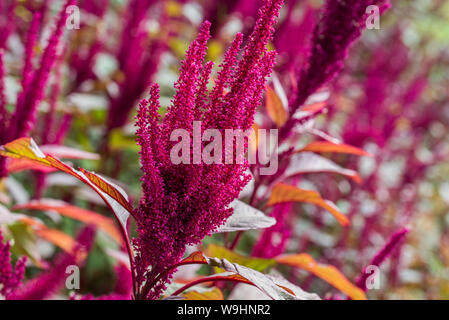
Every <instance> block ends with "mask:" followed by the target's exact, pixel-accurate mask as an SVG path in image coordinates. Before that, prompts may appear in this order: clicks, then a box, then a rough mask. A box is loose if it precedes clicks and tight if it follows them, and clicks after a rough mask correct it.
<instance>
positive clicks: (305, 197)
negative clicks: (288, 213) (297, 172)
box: [267, 183, 350, 226]
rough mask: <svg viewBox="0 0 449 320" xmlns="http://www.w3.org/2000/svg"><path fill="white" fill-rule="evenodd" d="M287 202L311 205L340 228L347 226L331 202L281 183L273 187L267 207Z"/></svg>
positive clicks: (316, 193) (344, 219) (343, 217)
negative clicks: (315, 206) (339, 225)
mask: <svg viewBox="0 0 449 320" xmlns="http://www.w3.org/2000/svg"><path fill="white" fill-rule="evenodd" d="M287 202H306V203H312V204H315V205H317V206H319V207H322V208H323V209H326V210H327V211H329V212H330V213H331V214H332V215H333V216H334V217H335V219H337V221H338V222H339V223H340V224H341V225H342V226H348V225H349V223H350V222H349V219H348V218H347V217H346V216H345V215H344V214H342V213H341V212H340V211H339V210H338V208H337V207H336V206H335V204H334V203H333V202H331V201H329V200H325V199H323V198H321V195H320V194H319V193H318V192H316V191H313V190H303V189H300V188H297V187H295V186H290V185H287V184H283V183H280V184H277V185H276V186H274V188H273V190H272V191H271V195H270V198H269V199H268V203H267V206H274V205H275V204H279V203H287Z"/></svg>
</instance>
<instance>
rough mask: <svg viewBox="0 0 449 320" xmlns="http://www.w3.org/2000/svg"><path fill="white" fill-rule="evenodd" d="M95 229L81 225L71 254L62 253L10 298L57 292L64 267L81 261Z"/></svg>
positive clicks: (39, 295) (63, 275) (61, 282)
mask: <svg viewBox="0 0 449 320" xmlns="http://www.w3.org/2000/svg"><path fill="white" fill-rule="evenodd" d="M94 236H95V229H94V228H93V227H92V226H86V227H83V229H82V230H81V231H80V233H79V234H78V236H77V239H76V241H77V245H76V247H75V249H74V251H73V253H72V254H69V253H65V252H64V253H62V254H60V255H59V256H58V257H57V258H56V261H55V263H54V264H53V266H52V268H51V269H50V270H49V271H47V272H45V273H43V274H41V275H39V276H38V277H37V278H34V279H32V280H29V281H28V282H26V283H25V284H24V285H23V286H21V287H20V288H19V289H18V290H16V292H14V293H13V294H11V296H10V297H9V299H11V300H42V299H46V298H49V297H50V296H51V295H52V294H54V293H55V292H57V291H58V290H59V289H60V288H61V287H62V286H63V284H64V281H65V279H66V276H67V274H66V269H67V267H68V266H70V265H77V264H78V263H79V262H80V261H83V260H84V258H85V256H86V255H87V253H88V252H89V250H90V248H91V246H92V243H93V241H94Z"/></svg>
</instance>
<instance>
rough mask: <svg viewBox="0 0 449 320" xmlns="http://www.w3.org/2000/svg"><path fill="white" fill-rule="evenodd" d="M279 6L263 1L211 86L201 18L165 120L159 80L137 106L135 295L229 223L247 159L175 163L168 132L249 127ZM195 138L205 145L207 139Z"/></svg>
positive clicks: (153, 290)
mask: <svg viewBox="0 0 449 320" xmlns="http://www.w3.org/2000/svg"><path fill="white" fill-rule="evenodd" d="M281 4H282V0H266V1H265V4H264V6H263V7H262V8H261V9H260V11H259V16H258V20H257V23H256V26H255V28H254V31H253V33H252V34H251V36H250V38H249V40H248V42H247V45H246V47H245V49H244V51H243V55H242V59H241V60H240V61H238V59H237V55H238V52H239V48H240V44H241V42H242V35H241V34H238V35H237V36H236V38H235V40H234V42H233V43H232V45H231V46H230V48H229V50H228V52H227V53H226V55H225V59H224V62H223V63H222V65H221V68H222V69H221V71H219V73H218V77H217V81H216V83H215V86H214V88H213V89H212V90H211V92H209V91H208V89H207V83H208V81H209V75H210V73H211V70H212V66H213V65H212V63H210V62H209V63H205V62H204V58H205V56H206V51H207V41H208V39H209V37H210V34H209V28H210V23H209V22H207V21H206V22H204V23H203V24H202V25H201V28H200V31H199V34H198V36H197V38H196V40H194V41H193V42H192V43H191V45H190V47H189V49H188V50H187V52H186V56H185V59H184V61H183V62H182V65H181V72H180V75H179V79H178V81H177V82H176V83H175V89H176V94H175V96H174V98H173V100H172V105H171V106H170V107H169V108H168V111H167V114H166V115H165V117H164V119H163V120H162V121H160V119H159V114H158V108H159V102H158V99H159V87H158V86H157V85H156V84H155V85H153V86H152V87H151V89H150V98H149V99H148V100H142V101H141V103H140V105H139V108H138V114H137V117H136V126H137V127H138V129H137V135H138V139H137V142H138V144H139V145H140V146H141V151H140V157H141V168H142V171H143V176H142V188H143V196H142V198H141V200H140V204H139V207H138V208H137V209H136V210H135V211H134V217H135V218H136V221H137V232H138V235H139V236H138V237H137V239H135V240H134V247H135V249H136V253H137V254H136V259H135V268H136V280H137V282H138V287H139V291H140V292H139V295H140V298H143V299H145V298H149V299H155V298H158V297H159V295H160V294H161V292H162V291H163V290H164V288H165V286H166V284H167V282H168V281H169V280H170V278H171V275H172V273H173V271H174V270H171V271H170V272H164V271H165V270H166V268H168V267H169V266H171V265H173V264H175V263H176V262H177V261H179V260H180V259H181V258H182V256H183V254H184V251H185V248H186V246H187V245H191V244H196V243H198V242H200V241H201V240H202V239H203V238H204V237H205V236H207V235H210V234H211V232H212V231H214V230H215V229H217V228H218V227H219V226H220V225H222V224H223V223H224V222H225V221H226V219H227V218H228V217H229V216H230V215H231V214H232V209H231V208H229V207H228V206H229V204H230V203H231V202H232V201H233V200H234V199H235V198H237V197H238V194H239V193H240V191H241V190H242V189H243V187H244V186H245V185H246V183H247V182H248V181H249V179H250V177H249V176H248V175H247V174H246V169H247V168H248V163H247V161H246V160H245V162H244V163H241V164H229V165H218V164H209V165H206V164H182V163H181V164H173V163H172V162H171V160H170V150H171V149H172V147H173V145H174V144H176V142H175V141H171V139H170V137H171V134H172V132H173V131H174V130H176V129H184V130H186V131H187V132H189V133H190V135H193V133H192V132H193V122H194V121H202V128H201V130H205V129H208V128H211V129H217V130H221V131H222V132H224V130H225V129H242V130H246V129H249V128H250V127H251V126H252V124H253V117H254V113H255V110H256V107H257V106H258V105H259V103H260V99H261V95H262V92H263V90H264V88H265V81H266V78H267V77H268V76H269V75H270V73H271V69H272V67H273V64H274V58H275V53H274V52H268V51H267V49H266V45H267V43H268V41H269V40H270V38H271V35H272V32H273V25H274V23H275V19H276V17H277V16H278V14H279V9H280V6H281ZM225 92H227V93H225ZM200 143H201V148H203V147H204V146H205V142H204V141H202V142H200Z"/></svg>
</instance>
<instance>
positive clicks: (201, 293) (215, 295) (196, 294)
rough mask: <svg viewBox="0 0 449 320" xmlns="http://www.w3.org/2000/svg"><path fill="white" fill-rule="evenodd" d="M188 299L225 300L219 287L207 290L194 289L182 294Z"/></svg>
mask: <svg viewBox="0 0 449 320" xmlns="http://www.w3.org/2000/svg"><path fill="white" fill-rule="evenodd" d="M182 296H183V297H185V298H186V300H223V299H224V297H223V292H221V290H220V289H218V288H217V287H213V288H211V289H205V290H192V291H189V292H186V293H184V294H183V295H182Z"/></svg>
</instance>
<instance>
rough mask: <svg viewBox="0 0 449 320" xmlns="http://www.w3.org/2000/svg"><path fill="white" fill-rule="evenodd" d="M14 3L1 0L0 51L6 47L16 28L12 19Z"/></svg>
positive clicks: (12, 0)
mask: <svg viewBox="0 0 449 320" xmlns="http://www.w3.org/2000/svg"><path fill="white" fill-rule="evenodd" d="M15 7H16V1H14V0H3V1H1V2H0V49H4V48H5V47H6V42H7V41H8V38H9V35H10V34H11V33H12V32H13V31H14V28H15V26H16V24H15V19H14V9H15Z"/></svg>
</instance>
